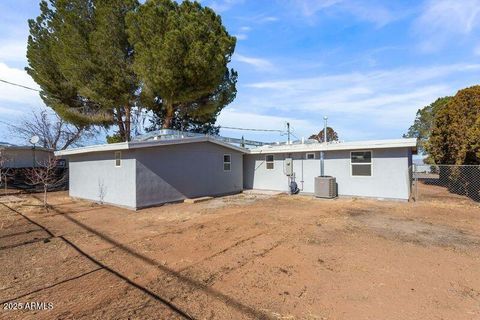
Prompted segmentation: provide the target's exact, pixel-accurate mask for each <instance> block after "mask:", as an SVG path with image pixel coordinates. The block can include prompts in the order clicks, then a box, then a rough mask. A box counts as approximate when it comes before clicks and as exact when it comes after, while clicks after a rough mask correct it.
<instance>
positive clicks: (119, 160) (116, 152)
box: [114, 151, 122, 168]
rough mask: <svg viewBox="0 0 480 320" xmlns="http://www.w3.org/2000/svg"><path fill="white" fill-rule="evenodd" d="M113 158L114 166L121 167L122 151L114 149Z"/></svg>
mask: <svg viewBox="0 0 480 320" xmlns="http://www.w3.org/2000/svg"><path fill="white" fill-rule="evenodd" d="M117 155H118V157H117ZM114 159H115V168H121V167H122V151H115V153H114ZM117 161H118V165H117Z"/></svg>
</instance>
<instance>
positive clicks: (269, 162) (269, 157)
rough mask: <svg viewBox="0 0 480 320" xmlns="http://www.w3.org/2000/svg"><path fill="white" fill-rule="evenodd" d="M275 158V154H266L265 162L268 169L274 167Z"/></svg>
mask: <svg viewBox="0 0 480 320" xmlns="http://www.w3.org/2000/svg"><path fill="white" fill-rule="evenodd" d="M273 160H274V158H273V154H269V155H266V156H265V163H266V166H267V169H268V170H272V169H273Z"/></svg>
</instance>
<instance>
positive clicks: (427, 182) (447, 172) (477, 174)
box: [409, 165, 480, 203]
mask: <svg viewBox="0 0 480 320" xmlns="http://www.w3.org/2000/svg"><path fill="white" fill-rule="evenodd" d="M409 171H410V181H411V199H412V200H414V201H421V200H435V199H438V200H440V199H444V200H445V199H453V198H455V199H466V198H469V199H471V200H473V201H476V202H479V203H480V165H413V166H412V167H410V169H409Z"/></svg>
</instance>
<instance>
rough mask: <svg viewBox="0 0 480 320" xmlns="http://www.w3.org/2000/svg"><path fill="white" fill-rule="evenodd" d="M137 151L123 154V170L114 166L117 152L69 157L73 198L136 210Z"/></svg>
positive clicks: (127, 151)
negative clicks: (101, 201)
mask: <svg viewBox="0 0 480 320" xmlns="http://www.w3.org/2000/svg"><path fill="white" fill-rule="evenodd" d="M134 155H135V151H129V150H124V151H122V160H121V165H120V167H116V166H115V151H107V152H96V153H85V154H79V155H71V156H69V162H70V163H69V166H70V168H69V183H70V186H69V190H70V191H69V192H70V196H71V197H75V198H82V199H88V200H93V201H100V200H101V193H102V192H103V195H104V197H103V201H104V202H106V203H111V204H115V205H119V206H124V207H128V208H136V206H137V204H136V194H135V190H136V187H135V181H136V179H135V174H136V170H135V167H136V161H135V157H134Z"/></svg>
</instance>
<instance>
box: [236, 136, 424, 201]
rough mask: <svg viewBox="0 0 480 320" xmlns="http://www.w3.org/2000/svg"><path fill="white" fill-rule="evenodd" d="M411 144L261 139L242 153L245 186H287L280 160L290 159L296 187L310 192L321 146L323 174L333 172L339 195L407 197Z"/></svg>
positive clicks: (398, 141)
mask: <svg viewBox="0 0 480 320" xmlns="http://www.w3.org/2000/svg"><path fill="white" fill-rule="evenodd" d="M415 148H416V139H394V140H378V141H360V142H342V143H328V144H325V143H299V144H284V145H265V146H262V147H257V148H254V149H250V150H249V152H248V154H246V155H245V156H244V160H243V181H244V187H245V188H246V189H266V190H281V191H288V189H289V177H288V176H287V175H286V174H285V166H284V163H285V160H286V159H292V160H293V161H292V162H293V178H294V180H295V182H296V183H297V185H298V188H299V189H300V192H303V193H313V192H314V181H315V177H318V176H320V175H321V165H322V164H321V152H323V159H324V175H325V176H332V177H335V179H336V183H337V188H338V190H337V192H338V195H341V196H357V197H373V198H385V199H399V200H408V199H409V196H410V174H409V167H410V166H411V165H412V153H413V152H414V151H415Z"/></svg>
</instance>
